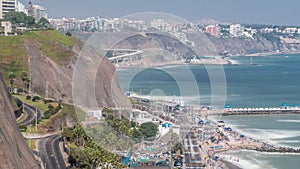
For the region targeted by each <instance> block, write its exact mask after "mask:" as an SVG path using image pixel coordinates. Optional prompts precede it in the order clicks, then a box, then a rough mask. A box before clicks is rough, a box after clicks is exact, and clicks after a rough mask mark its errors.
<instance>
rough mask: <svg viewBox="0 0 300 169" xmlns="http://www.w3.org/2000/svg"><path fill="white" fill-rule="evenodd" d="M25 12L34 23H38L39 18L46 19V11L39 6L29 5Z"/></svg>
mask: <svg viewBox="0 0 300 169" xmlns="http://www.w3.org/2000/svg"><path fill="white" fill-rule="evenodd" d="M27 10H28V16H32V17H34V18H35V21H36V22H38V21H39V20H40V19H41V18H46V19H47V18H48V14H47V13H46V9H45V8H44V7H43V6H41V5H33V4H31V3H30V4H29V6H28V9H27Z"/></svg>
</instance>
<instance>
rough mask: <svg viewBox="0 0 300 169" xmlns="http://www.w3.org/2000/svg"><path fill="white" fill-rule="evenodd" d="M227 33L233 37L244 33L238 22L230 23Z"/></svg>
mask: <svg viewBox="0 0 300 169" xmlns="http://www.w3.org/2000/svg"><path fill="white" fill-rule="evenodd" d="M229 33H230V34H231V35H233V36H234V37H239V36H242V35H243V33H244V27H243V26H242V25H240V24H233V25H230V29H229Z"/></svg>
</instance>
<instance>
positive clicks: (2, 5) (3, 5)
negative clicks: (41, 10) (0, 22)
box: [0, 0, 17, 19]
mask: <svg viewBox="0 0 300 169" xmlns="http://www.w3.org/2000/svg"><path fill="white" fill-rule="evenodd" d="M16 5H17V1H16V0H0V19H3V17H4V15H5V13H7V12H10V11H15V10H16Z"/></svg>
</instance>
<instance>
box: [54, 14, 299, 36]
mask: <svg viewBox="0 0 300 169" xmlns="http://www.w3.org/2000/svg"><path fill="white" fill-rule="evenodd" d="M49 22H50V23H51V25H52V26H53V27H54V28H55V29H57V30H59V31H61V32H68V31H81V32H145V31H148V32H172V33H176V32H177V33H178V32H189V31H199V32H203V33H208V34H210V35H212V36H216V37H225V38H226V37H245V38H254V35H255V34H257V33H276V34H295V33H296V34H300V27H292V26H276V25H259V26H258V25H256V24H252V25H251V24H248V25H246V24H226V25H221V24H220V25H218V24H207V25H201V26H200V25H197V24H192V23H186V22H183V21H177V22H176V21H171V20H168V19H162V18H156V19H152V20H148V21H145V20H141V19H140V20H137V19H135V20H134V19H128V18H106V17H89V18H86V19H76V18H61V19H49Z"/></svg>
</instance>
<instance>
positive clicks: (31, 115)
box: [20, 103, 42, 126]
mask: <svg viewBox="0 0 300 169" xmlns="http://www.w3.org/2000/svg"><path fill="white" fill-rule="evenodd" d="M35 109H36V108H35V107H33V106H31V105H28V104H26V103H24V110H25V111H26V112H27V117H26V119H24V120H23V121H21V122H20V123H22V124H23V125H25V126H29V125H30V124H33V123H35ZM37 119H38V121H39V120H41V119H42V113H41V111H40V110H39V109H37Z"/></svg>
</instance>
